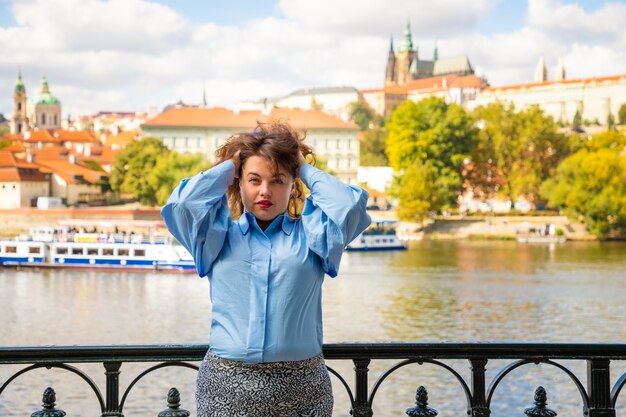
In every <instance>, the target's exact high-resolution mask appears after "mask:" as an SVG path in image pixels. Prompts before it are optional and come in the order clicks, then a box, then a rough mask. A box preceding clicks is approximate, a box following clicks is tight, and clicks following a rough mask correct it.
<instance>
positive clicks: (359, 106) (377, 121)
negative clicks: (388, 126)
mask: <svg viewBox="0 0 626 417" xmlns="http://www.w3.org/2000/svg"><path fill="white" fill-rule="evenodd" d="M348 116H349V118H350V120H352V122H354V123H355V124H356V125H358V126H359V128H360V129H361V131H364V130H368V129H371V128H374V127H377V126H382V124H383V118H382V116H380V115H379V114H377V113H376V111H375V110H374V109H373V108H371V107H370V105H369V104H367V102H365V101H363V100H359V101H353V102H352V103H350V104H348Z"/></svg>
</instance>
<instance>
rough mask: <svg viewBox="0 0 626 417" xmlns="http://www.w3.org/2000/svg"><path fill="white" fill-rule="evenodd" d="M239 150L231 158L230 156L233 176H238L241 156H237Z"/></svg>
mask: <svg viewBox="0 0 626 417" xmlns="http://www.w3.org/2000/svg"><path fill="white" fill-rule="evenodd" d="M240 152H241V151H237V152H236V153H235V154H234V155H233V157H232V158H230V160H231V162H232V163H233V164H234V165H235V178H239V169H240V168H241V158H240V157H239V153H240Z"/></svg>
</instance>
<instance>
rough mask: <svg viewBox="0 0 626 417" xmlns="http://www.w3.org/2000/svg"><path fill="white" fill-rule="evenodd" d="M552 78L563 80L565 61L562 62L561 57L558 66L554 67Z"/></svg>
mask: <svg viewBox="0 0 626 417" xmlns="http://www.w3.org/2000/svg"><path fill="white" fill-rule="evenodd" d="M554 79H555V80H557V81H563V80H565V62H563V58H560V59H559V66H558V67H556V73H555V74H554Z"/></svg>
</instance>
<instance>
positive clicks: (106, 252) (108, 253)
mask: <svg viewBox="0 0 626 417" xmlns="http://www.w3.org/2000/svg"><path fill="white" fill-rule="evenodd" d="M102 255H104V256H113V248H102Z"/></svg>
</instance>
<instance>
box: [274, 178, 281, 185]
mask: <svg viewBox="0 0 626 417" xmlns="http://www.w3.org/2000/svg"><path fill="white" fill-rule="evenodd" d="M282 183H283V180H281V179H275V180H274V184H282Z"/></svg>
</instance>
